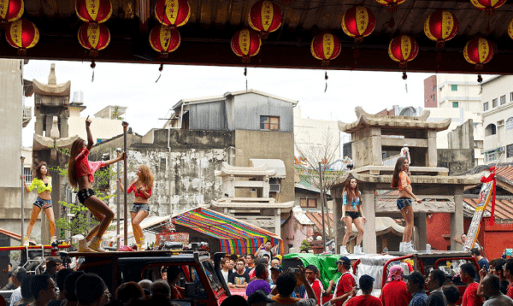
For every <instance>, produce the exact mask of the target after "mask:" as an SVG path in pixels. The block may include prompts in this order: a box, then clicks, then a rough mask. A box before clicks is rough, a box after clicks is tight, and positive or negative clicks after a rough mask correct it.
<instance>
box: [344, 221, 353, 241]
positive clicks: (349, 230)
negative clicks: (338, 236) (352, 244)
mask: <svg viewBox="0 0 513 306" xmlns="http://www.w3.org/2000/svg"><path fill="white" fill-rule="evenodd" d="M344 222H345V224H346V233H345V234H344V240H342V245H346V244H347V241H348V240H349V237H350V236H351V233H352V232H353V219H352V218H351V217H349V216H346V217H345V218H344Z"/></svg>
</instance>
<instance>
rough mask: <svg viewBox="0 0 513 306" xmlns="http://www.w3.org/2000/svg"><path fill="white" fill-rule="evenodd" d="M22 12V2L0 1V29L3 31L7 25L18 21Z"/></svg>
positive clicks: (14, 0) (13, 0)
mask: <svg viewBox="0 0 513 306" xmlns="http://www.w3.org/2000/svg"><path fill="white" fill-rule="evenodd" d="M24 10H25V4H24V2H23V0H0V28H1V29H5V27H6V26H7V23H9V22H13V21H16V20H18V19H20V18H21V16H22V15H23V11H24Z"/></svg>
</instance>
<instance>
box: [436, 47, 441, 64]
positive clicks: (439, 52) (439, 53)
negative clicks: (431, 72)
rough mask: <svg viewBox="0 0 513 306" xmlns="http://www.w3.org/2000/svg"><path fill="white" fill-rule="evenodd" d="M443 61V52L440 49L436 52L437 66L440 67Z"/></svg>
mask: <svg viewBox="0 0 513 306" xmlns="http://www.w3.org/2000/svg"><path fill="white" fill-rule="evenodd" d="M441 61H442V51H441V50H440V49H439V50H438V51H437V52H436V62H437V65H439V64H440V62H441Z"/></svg>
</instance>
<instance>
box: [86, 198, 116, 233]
mask: <svg viewBox="0 0 513 306" xmlns="http://www.w3.org/2000/svg"><path fill="white" fill-rule="evenodd" d="M84 206H85V207H87V208H89V210H90V211H91V213H92V214H93V215H94V216H95V217H96V218H97V219H98V220H99V221H100V224H99V225H97V226H96V227H97V228H96V227H94V228H93V229H92V230H91V231H90V232H89V234H88V235H87V238H86V239H92V237H93V235H94V234H93V233H94V231H96V235H94V236H95V237H97V238H98V239H101V238H102V236H103V234H104V233H105V231H106V230H107V228H108V227H109V225H110V223H111V222H112V220H113V219H114V212H113V211H112V210H111V209H110V208H109V207H108V206H107V204H105V203H103V202H102V201H101V200H100V199H98V198H97V197H96V196H90V197H89V198H87V199H86V200H85V201H84Z"/></svg>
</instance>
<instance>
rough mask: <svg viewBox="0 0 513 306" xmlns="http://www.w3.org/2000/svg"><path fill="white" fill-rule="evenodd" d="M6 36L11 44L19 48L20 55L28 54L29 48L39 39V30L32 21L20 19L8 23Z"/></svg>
mask: <svg viewBox="0 0 513 306" xmlns="http://www.w3.org/2000/svg"><path fill="white" fill-rule="evenodd" d="M5 38H7V42H8V43H9V44H10V45H11V46H13V47H14V48H18V55H26V54H27V49H29V48H32V47H34V46H35V45H36V44H37V42H38V41H39V30H38V29H37V27H36V25H35V24H33V23H32V22H30V21H28V20H26V19H19V20H16V21H14V22H11V23H9V24H8V25H7V28H6V29H5Z"/></svg>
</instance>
